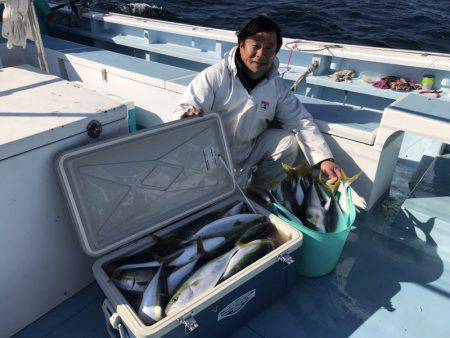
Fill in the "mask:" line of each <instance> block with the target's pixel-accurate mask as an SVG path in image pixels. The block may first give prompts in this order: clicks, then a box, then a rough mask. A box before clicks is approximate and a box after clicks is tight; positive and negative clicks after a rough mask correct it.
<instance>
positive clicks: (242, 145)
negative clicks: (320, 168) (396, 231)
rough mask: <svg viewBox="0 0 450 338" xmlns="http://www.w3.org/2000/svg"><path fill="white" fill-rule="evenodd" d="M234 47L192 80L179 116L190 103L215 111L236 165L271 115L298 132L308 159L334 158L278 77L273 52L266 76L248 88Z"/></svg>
mask: <svg viewBox="0 0 450 338" xmlns="http://www.w3.org/2000/svg"><path fill="white" fill-rule="evenodd" d="M236 50H237V47H235V48H233V49H232V50H231V51H230V52H229V53H227V54H226V55H225V57H224V59H223V60H222V61H221V62H219V63H217V64H215V65H213V66H211V67H208V68H206V69H205V70H203V71H202V72H201V73H199V74H198V75H197V76H196V77H195V78H194V80H192V82H191V83H190V84H189V86H188V87H187V88H186V90H185V91H184V93H183V95H182V96H181V99H180V102H179V104H178V106H177V108H176V110H175V112H174V114H175V115H176V117H177V118H181V116H182V115H183V114H184V113H185V112H186V111H187V110H188V109H189V108H198V109H203V111H204V112H205V114H208V113H217V114H219V115H220V116H221V118H222V120H223V123H224V127H225V132H226V136H227V138H228V142H229V146H230V152H231V157H232V159H233V162H234V163H235V165H236V164H239V163H241V162H243V161H244V160H245V159H247V157H248V156H249V154H250V152H251V150H252V148H253V145H254V144H255V141H256V138H257V137H258V136H259V135H260V134H261V133H262V132H263V131H264V130H266V129H267V127H268V125H269V123H270V122H271V121H272V120H273V119H274V118H277V120H278V121H279V122H280V124H281V127H282V128H283V129H285V130H287V131H291V132H293V133H295V134H296V135H297V140H298V141H299V145H300V147H301V149H302V150H303V153H304V154H305V157H306V159H307V160H308V162H309V164H311V165H314V164H317V163H318V162H320V161H322V160H324V159H327V158H332V157H333V156H332V154H331V151H330V149H329V148H328V145H327V144H326V142H325V140H324V138H323V136H322V134H321V132H320V131H319V128H318V127H317V125H316V124H315V123H314V122H313V119H312V117H311V114H309V113H308V111H307V110H306V108H305V107H304V106H303V105H302V104H301V102H300V101H299V100H298V99H297V97H296V96H295V95H294V94H293V93H292V92H291V91H290V89H289V87H288V86H287V85H286V83H285V81H284V80H283V79H281V78H280V77H279V74H278V59H276V58H275V60H274V63H273V65H272V68H271V69H270V70H269V72H268V76H267V78H265V79H263V80H262V81H261V82H260V83H258V85H257V86H256V87H255V88H253V90H252V91H251V92H250V94H249V93H248V92H247V90H246V89H245V88H244V86H243V85H242V83H241V81H240V80H239V78H238V77H237V68H236V64H235V58H234V57H235V53H236Z"/></svg>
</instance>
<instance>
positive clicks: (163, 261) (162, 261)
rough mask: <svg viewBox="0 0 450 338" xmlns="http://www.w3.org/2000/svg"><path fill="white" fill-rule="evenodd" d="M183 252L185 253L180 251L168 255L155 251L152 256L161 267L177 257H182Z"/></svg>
mask: <svg viewBox="0 0 450 338" xmlns="http://www.w3.org/2000/svg"><path fill="white" fill-rule="evenodd" d="M182 254H183V252H182V251H180V252H177V253H174V254H173V255H171V256H166V257H163V256H160V255H157V254H155V253H153V254H152V256H153V259H154V260H155V261H157V262H158V263H159V264H160V267H162V266H163V265H166V264H169V263H170V262H172V261H174V260H175V259H177V258H178V257H180V256H181V255H182Z"/></svg>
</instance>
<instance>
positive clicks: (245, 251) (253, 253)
mask: <svg viewBox="0 0 450 338" xmlns="http://www.w3.org/2000/svg"><path fill="white" fill-rule="evenodd" d="M274 247H275V245H274V243H273V242H272V241H270V240H267V239H257V240H255V241H251V242H249V243H245V244H240V245H238V246H237V248H238V250H237V251H236V252H235V253H234V255H233V256H232V257H231V259H230V261H229V262H228V264H227V268H226V269H225V272H224V273H223V276H222V280H225V279H228V278H230V277H231V276H233V275H234V274H236V273H238V272H239V271H241V270H243V269H244V268H246V267H247V266H249V265H250V264H252V263H254V262H256V261H257V260H258V259H260V258H261V257H263V256H265V255H266V254H268V253H269V252H270V251H272V250H273V248H274Z"/></svg>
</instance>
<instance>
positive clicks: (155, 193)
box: [56, 114, 235, 256]
mask: <svg viewBox="0 0 450 338" xmlns="http://www.w3.org/2000/svg"><path fill="white" fill-rule="evenodd" d="M220 157H221V158H222V159H223V160H224V162H225V163H226V165H227V166H228V168H229V169H230V170H233V168H232V164H231V159H230V154H229V151H228V147H227V142H226V139H225V136H224V131H223V127H222V123H221V120H220V118H219V116H218V115H216V114H211V115H208V116H205V117H202V118H190V119H184V120H181V121H177V122H174V123H170V124H166V125H162V126H160V127H157V128H154V129H150V130H144V131H141V132H138V133H135V134H131V135H127V136H123V137H119V138H116V139H111V140H107V141H104V142H99V143H96V144H91V145H88V146H85V147H82V148H78V149H75V150H71V151H68V152H65V153H63V154H61V155H60V156H59V157H58V158H57V162H56V165H57V172H58V176H59V178H60V181H61V183H62V187H63V191H64V194H65V195H66V199H67V201H68V205H69V209H70V212H71V214H72V218H73V220H74V223H75V226H76V229H77V231H78V235H79V237H80V241H81V244H82V246H83V249H84V251H85V252H86V253H87V254H88V255H91V256H97V255H101V254H104V253H106V252H109V251H112V250H114V249H116V248H118V247H119V246H122V245H124V244H126V243H129V242H132V241H133V240H136V239H139V238H141V237H142V236H144V235H146V234H149V233H151V232H154V231H156V230H158V229H160V228H162V227H164V226H165V225H167V224H170V223H172V222H174V221H175V220H178V219H180V218H182V217H184V216H185V215H188V214H191V213H193V212H195V211H197V210H200V209H202V208H204V207H206V206H208V205H210V204H212V203H214V202H216V201H218V200H221V199H223V198H225V197H227V196H229V195H231V194H233V192H234V189H235V182H234V177H233V176H232V175H230V174H229V172H228V170H227V168H226V167H225V165H224V162H222V161H221V159H220Z"/></svg>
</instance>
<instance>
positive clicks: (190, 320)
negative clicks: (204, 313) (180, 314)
mask: <svg viewBox="0 0 450 338" xmlns="http://www.w3.org/2000/svg"><path fill="white" fill-rule="evenodd" d="M178 321H179V322H180V323H181V324H183V325H184V333H185V334H189V333H191V332H192V331H194V330H195V329H196V328H198V323H197V321H196V320H195V318H194V317H193V316H192V315H189V316H187V317H184V318H180V319H178Z"/></svg>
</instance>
